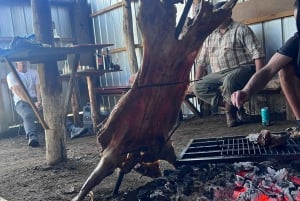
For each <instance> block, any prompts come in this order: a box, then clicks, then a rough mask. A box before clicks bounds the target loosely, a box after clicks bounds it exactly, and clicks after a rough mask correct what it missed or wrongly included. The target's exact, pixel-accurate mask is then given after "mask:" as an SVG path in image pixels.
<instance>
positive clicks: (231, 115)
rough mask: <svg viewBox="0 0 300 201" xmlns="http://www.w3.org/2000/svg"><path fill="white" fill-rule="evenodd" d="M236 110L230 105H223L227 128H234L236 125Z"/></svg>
mask: <svg viewBox="0 0 300 201" xmlns="http://www.w3.org/2000/svg"><path fill="white" fill-rule="evenodd" d="M236 113H237V108H236V107H235V106H233V105H231V104H228V103H226V104H225V115H226V123H227V126H228V127H235V126H237V125H238V121H237V117H236Z"/></svg>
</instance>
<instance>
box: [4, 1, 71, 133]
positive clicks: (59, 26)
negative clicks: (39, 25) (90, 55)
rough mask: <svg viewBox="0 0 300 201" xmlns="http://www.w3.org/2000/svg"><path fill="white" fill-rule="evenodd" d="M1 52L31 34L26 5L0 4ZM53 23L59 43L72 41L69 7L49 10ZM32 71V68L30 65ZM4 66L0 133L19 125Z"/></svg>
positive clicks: (30, 19)
mask: <svg viewBox="0 0 300 201" xmlns="http://www.w3.org/2000/svg"><path fill="white" fill-rule="evenodd" d="M0 11H1V12H0V48H4V49H5V48H8V46H9V42H10V41H11V40H12V38H13V37H14V36H25V35H30V34H32V33H33V26H32V12H31V7H30V5H29V2H27V3H26V2H25V1H24V2H22V1H18V2H17V3H15V2H12V1H11V2H9V1H7V2H5V3H0ZM51 13H52V18H53V22H54V23H55V28H56V30H57V33H58V35H59V36H60V37H61V41H62V43H68V42H70V41H72V40H73V39H72V31H71V18H70V10H69V8H68V6H63V5H60V6H51ZM32 68H35V66H34V65H32ZM7 73H9V70H8V68H7V66H6V65H5V64H4V63H0V80H1V82H0V84H1V85H0V112H1V115H0V132H2V131H5V130H7V129H8V127H9V126H11V125H14V124H17V123H20V118H19V116H18V115H17V114H16V113H15V111H14V109H13V108H14V106H13V103H12V100H11V98H10V97H11V92H10V91H9V90H8V87H7V83H6V75H7Z"/></svg>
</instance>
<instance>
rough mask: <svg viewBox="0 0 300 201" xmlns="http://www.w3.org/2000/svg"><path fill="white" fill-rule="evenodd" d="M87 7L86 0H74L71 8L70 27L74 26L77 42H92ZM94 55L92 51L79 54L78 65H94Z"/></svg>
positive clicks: (90, 22) (91, 26)
mask: <svg viewBox="0 0 300 201" xmlns="http://www.w3.org/2000/svg"><path fill="white" fill-rule="evenodd" d="M89 11H90V10H89V7H88V5H87V1H86V0H75V3H74V6H73V9H72V12H73V13H72V25H73V26H72V27H74V38H75V39H76V42H77V43H78V44H89V43H92V41H93V39H92V37H91V36H92V35H93V33H91V31H90V30H93V25H92V21H91V19H90V17H89V14H90V12H89ZM95 63H96V57H95V56H94V55H93V53H92V52H89V53H84V54H81V55H80V65H83V66H93V67H95Z"/></svg>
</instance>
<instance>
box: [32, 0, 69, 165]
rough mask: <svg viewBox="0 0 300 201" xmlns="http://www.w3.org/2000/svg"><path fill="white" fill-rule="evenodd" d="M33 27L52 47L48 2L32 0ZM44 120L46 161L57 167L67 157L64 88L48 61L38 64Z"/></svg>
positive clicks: (37, 35)
mask: <svg viewBox="0 0 300 201" xmlns="http://www.w3.org/2000/svg"><path fill="white" fill-rule="evenodd" d="M31 7H32V13H33V27H34V33H35V35H36V37H37V40H38V41H40V42H42V43H46V44H50V45H53V44H54V39H53V31H52V18H51V10H50V3H49V1H41V0H31ZM38 72H39V77H40V85H41V94H42V99H43V113H44V118H45V120H46V122H47V124H48V126H49V129H46V130H45V139H46V160H47V163H48V164H49V165H54V164H56V163H58V162H60V161H63V160H65V159H66V158H67V154H66V153H67V152H66V147H65V141H66V139H65V134H64V132H65V129H64V117H63V114H62V111H63V110H61V109H59V108H62V107H63V104H62V85H61V82H60V81H59V72H58V67H57V61H53V60H49V61H47V62H45V63H43V64H39V65H38Z"/></svg>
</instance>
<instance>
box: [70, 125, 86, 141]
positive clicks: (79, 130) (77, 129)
mask: <svg viewBox="0 0 300 201" xmlns="http://www.w3.org/2000/svg"><path fill="white" fill-rule="evenodd" d="M87 132H88V128H80V127H75V126H74V127H73V128H72V130H71V136H70V137H71V139H74V138H77V137H80V136H81V135H83V134H85V133H87Z"/></svg>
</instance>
